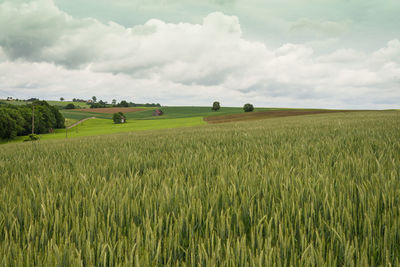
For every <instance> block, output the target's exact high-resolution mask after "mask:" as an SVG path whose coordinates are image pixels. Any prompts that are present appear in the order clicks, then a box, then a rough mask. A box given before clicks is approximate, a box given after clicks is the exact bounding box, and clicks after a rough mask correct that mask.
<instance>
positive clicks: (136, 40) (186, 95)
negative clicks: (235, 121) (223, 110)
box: [0, 0, 400, 108]
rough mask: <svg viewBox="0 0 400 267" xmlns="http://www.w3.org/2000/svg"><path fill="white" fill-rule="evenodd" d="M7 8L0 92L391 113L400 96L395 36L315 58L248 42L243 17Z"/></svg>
mask: <svg viewBox="0 0 400 267" xmlns="http://www.w3.org/2000/svg"><path fill="white" fill-rule="evenodd" d="M0 7H1V8H0V22H6V21H7V22H8V23H11V24H12V29H6V28H5V26H0V27H3V28H1V31H0V47H1V49H0V73H2V76H0V88H5V90H6V91H10V90H12V91H14V92H18V93H19V94H21V95H32V94H34V93H37V94H39V96H41V95H46V94H47V95H48V96H51V97H55V96H57V95H60V94H63V95H64V97H69V96H71V97H83V98H84V97H90V96H91V95H93V92H96V94H97V95H99V96H102V97H104V98H108V99H107V100H110V99H112V98H114V96H115V97H117V96H118V97H123V96H124V95H131V96H134V97H137V98H139V99H142V100H143V101H152V100H150V99H157V102H163V100H164V101H168V103H166V104H169V105H172V104H183V103H192V104H193V105H195V104H208V103H209V102H210V101H212V100H213V99H214V98H217V99H224V102H225V103H227V104H228V103H229V104H231V105H241V104H242V103H243V102H244V101H248V102H250V101H251V102H254V103H256V104H258V105H271V104H274V105H281V106H293V105H294V106H296V105H300V104H299V102H301V103H302V104H301V106H304V105H306V104H307V105H309V106H310V107H323V105H327V106H326V107H334V106H332V105H336V107H337V108H338V107H349V106H350V107H351V106H352V105H353V106H358V105H362V104H363V103H364V104H365V106H368V107H389V106H391V105H393V104H392V101H389V100H390V99H397V98H398V96H399V95H400V92H399V86H398V79H399V77H400V41H399V40H397V39H394V40H392V41H390V42H389V43H388V44H387V45H386V46H385V47H383V48H381V49H379V50H377V51H375V52H373V53H366V52H357V51H356V50H354V49H347V50H338V51H335V52H333V53H331V54H327V55H316V54H315V52H314V50H313V49H312V48H311V47H309V46H307V45H301V44H284V45H282V46H280V47H279V48H276V49H274V48H268V47H267V46H266V45H265V44H263V43H260V42H254V41H249V40H247V39H245V38H244V37H243V35H242V29H241V25H240V23H239V19H238V18H237V17H235V16H227V15H225V14H223V13H220V12H214V13H211V14H209V15H208V16H206V17H205V18H204V19H203V21H202V23H200V24H193V23H166V22H164V21H162V20H159V19H152V20H149V21H148V22H146V23H145V24H143V25H137V26H134V27H132V28H129V27H124V26H122V25H119V24H117V23H108V24H104V23H101V22H99V21H98V20H95V19H78V18H73V17H70V16H68V15H67V14H65V13H64V12H62V11H60V10H59V9H58V8H57V7H56V6H55V5H54V4H53V2H51V1H48V0H38V1H32V2H29V3H24V4H22V5H21V4H20V3H18V4H15V3H14V2H13V3H11V2H5V3H3V4H1V6H0ZM3 15H4V16H5V18H7V20H6V19H4V18H3ZM30 21H31V23H29V22H30ZM0 25H2V24H0ZM328 26H329V27H330V26H332V25H328ZM5 55H6V56H7V58H8V59H9V60H7V59H6V56H5ZM16 59H19V60H16ZM16 81H18V82H16ZM30 85H32V86H30ZM360 99H362V102H360ZM376 99H380V102H379V103H375V102H376V101H375V100H376ZM385 99H386V100H387V101H386V104H384V103H385ZM153 101H156V100H153ZM374 101H375V102H374ZM382 103H383V104H382Z"/></svg>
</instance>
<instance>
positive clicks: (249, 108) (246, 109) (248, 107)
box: [243, 104, 254, 112]
mask: <svg viewBox="0 0 400 267" xmlns="http://www.w3.org/2000/svg"><path fill="white" fill-rule="evenodd" d="M243 109H244V112H252V111H253V110H254V106H253V105H252V104H245V105H244V106H243Z"/></svg>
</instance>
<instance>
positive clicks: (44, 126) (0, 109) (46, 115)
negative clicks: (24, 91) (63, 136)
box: [0, 100, 65, 139]
mask: <svg viewBox="0 0 400 267" xmlns="http://www.w3.org/2000/svg"><path fill="white" fill-rule="evenodd" d="M32 105H34V110H35V113H34V115H35V116H34V117H35V129H34V130H35V134H43V133H49V132H51V131H52V129H56V128H64V127H65V119H64V116H63V115H62V114H61V113H60V112H59V111H58V109H57V108H56V107H54V106H50V105H49V104H48V103H47V102H46V101H37V100H36V101H34V102H33V103H32V104H29V105H23V106H16V105H9V104H7V103H1V102H0V138H1V139H13V138H15V137H16V136H21V135H27V134H30V133H32Z"/></svg>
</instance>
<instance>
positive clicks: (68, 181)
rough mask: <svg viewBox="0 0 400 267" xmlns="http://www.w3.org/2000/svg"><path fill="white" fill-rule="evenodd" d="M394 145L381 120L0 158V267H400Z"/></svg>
mask: <svg viewBox="0 0 400 267" xmlns="http://www.w3.org/2000/svg"><path fill="white" fill-rule="evenodd" d="M90 121H91V122H95V121H101V122H103V121H105V120H90ZM165 121H167V120H165ZM88 122H89V121H88ZM398 140H400V112H398V111H387V112H386V111H385V112H353V113H332V114H318V115H309V116H298V117H284V118H274V119H268V120H259V121H246V122H236V123H228V124H216V125H206V126H202V127H193V128H179V129H167V130H155V131H147V132H133V133H121V134H117V135H105V136H98V137H90V138H89V137H80V138H74V139H69V140H48V141H46V140H43V141H40V142H33V143H20V144H6V145H2V149H1V153H0V169H1V170H2V171H1V172H0V199H1V201H0V226H1V227H0V240H1V242H0V255H1V257H0V265H2V266H27V265H37V266H57V265H59V266H132V265H135V266H139V265H141V266H164V265H166V266H199V265H202V266H399V264H400V180H399V177H400V143H399V141H398ZM16 163H18V164H16ZM27 170H29V172H27Z"/></svg>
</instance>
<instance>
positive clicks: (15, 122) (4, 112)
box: [0, 108, 24, 139]
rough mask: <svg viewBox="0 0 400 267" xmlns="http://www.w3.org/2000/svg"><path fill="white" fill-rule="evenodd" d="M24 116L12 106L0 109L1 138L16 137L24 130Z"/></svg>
mask: <svg viewBox="0 0 400 267" xmlns="http://www.w3.org/2000/svg"><path fill="white" fill-rule="evenodd" d="M23 125H24V118H23V117H22V116H21V114H20V113H19V112H18V111H17V110H15V109H11V108H2V109H0V138H1V139H14V138H15V137H16V136H17V135H18V134H20V133H22V132H23Z"/></svg>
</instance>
